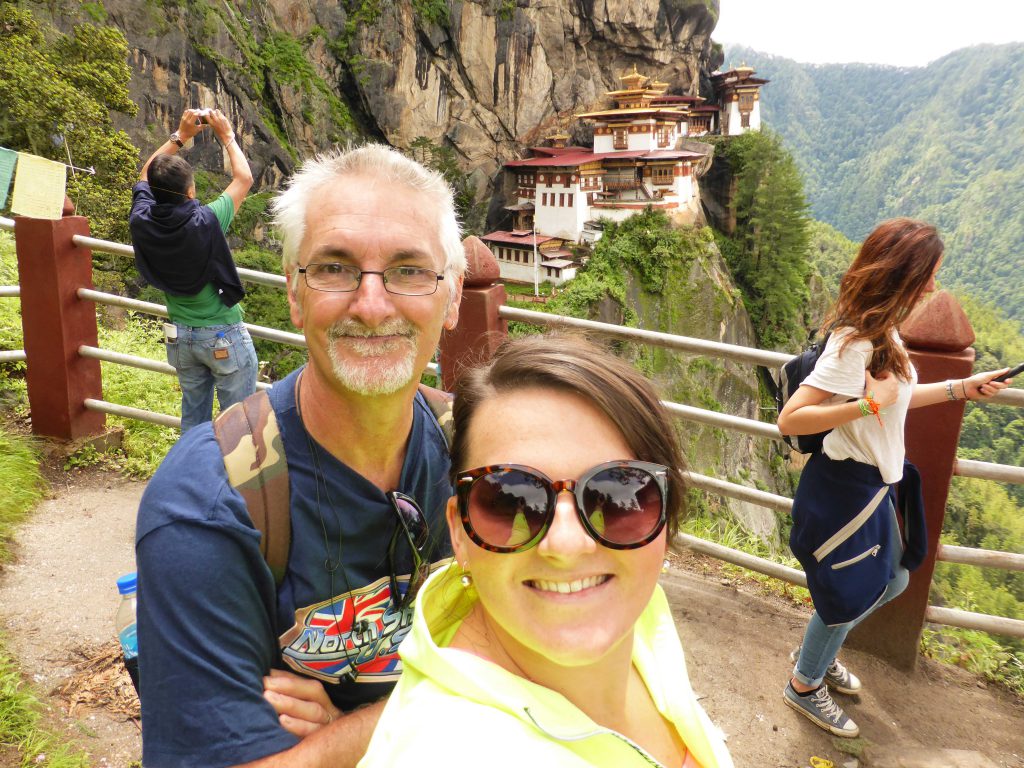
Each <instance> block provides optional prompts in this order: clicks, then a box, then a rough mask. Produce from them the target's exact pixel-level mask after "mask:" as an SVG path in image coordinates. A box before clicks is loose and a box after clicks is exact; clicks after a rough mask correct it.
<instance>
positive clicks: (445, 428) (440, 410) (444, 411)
mask: <svg viewBox="0 0 1024 768" xmlns="http://www.w3.org/2000/svg"><path fill="white" fill-rule="evenodd" d="M419 389H420V394H421V395H423V399H424V400H426V401H427V405H428V406H430V410H431V412H432V413H433V414H434V418H435V419H437V423H438V424H440V425H441V432H443V433H444V439H445V442H446V443H447V444H448V449H449V450H451V447H452V438H453V437H454V435H455V431H454V428H455V423H454V422H453V421H452V403H453V402H454V401H455V398H454V397H452V395H451V394H450V393H448V392H443V391H442V390H440V389H434V388H433V387H428V386H427V385H426V384H420V386H419Z"/></svg>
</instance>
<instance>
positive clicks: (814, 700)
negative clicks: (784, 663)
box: [782, 683, 860, 739]
mask: <svg viewBox="0 0 1024 768" xmlns="http://www.w3.org/2000/svg"><path fill="white" fill-rule="evenodd" d="M782 698H783V699H784V700H785V702H786V704H788V705H789V706H790V707H792V708H793V709H795V710H796V711H797V712H799V713H800V714H801V715H803V716H804V717H806V718H807V719H808V720H810V721H811V722H812V723H814V724H815V725H816V726H818V727H819V728H824V729H825V730H826V731H828V732H829V733H832V734H835V735H836V736H843V737H845V738H848V739H852V738H854V737H855V736H857V735H858V734H859V733H860V728H858V727H857V724H856V723H855V722H853V720H851V719H850V718H849V717H847V715H846V713H845V712H843V708H842V707H840V706H839V705H838V704H836V703H835V701H833V700H832V697H831V696H829V694H828V686H827V685H825V684H824V683H822V684H821V686H819V687H818V690H816V691H815V692H814V693H812V694H811V695H810V696H801V695H800V694H798V693H797V692H796V691H795V690H793V686H792V684H787V685H786V690H785V691H783V693H782Z"/></svg>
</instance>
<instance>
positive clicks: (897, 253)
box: [822, 218, 943, 380]
mask: <svg viewBox="0 0 1024 768" xmlns="http://www.w3.org/2000/svg"><path fill="white" fill-rule="evenodd" d="M942 251H943V245H942V240H941V239H940V238H939V233H938V230H936V229H935V227H933V226H932V225H931V224H927V223H925V222H923V221H915V220H914V219H903V218H901V219H890V220H889V221H883V222H882V223H881V224H879V225H878V226H877V227H875V229H874V231H873V232H872V233H871V234H870V235H868V236H867V238H866V239H865V240H864V243H863V244H862V245H861V247H860V251H858V253H857V258H855V259H854V260H853V264H851V265H850V268H849V269H848V270H847V271H846V274H845V275H843V279H842V281H841V282H840V283H839V299H838V300H837V301H836V305H835V307H833V309H832V311H831V312H830V313H829V315H828V317H826V318H825V322H824V323H823V325H822V329H823V330H824V329H825V328H828V327H843V326H848V327H850V328H853V329H854V332H853V333H852V334H851V335H850V336H849V337H847V339H846V342H847V343H848V342H850V341H853V340H855V339H865V340H867V341H870V342H871V346H872V349H873V354H872V356H871V366H870V368H869V370H870V371H871V374H872V375H873V376H877V375H878V374H879V373H881V372H882V371H892V372H893V373H895V374H896V375H897V376H899V377H900V378H901V379H904V380H906V379H909V378H910V359H909V358H908V357H907V353H906V351H905V350H904V349H903V348H902V347H900V345H899V344H897V343H896V342H895V341H894V340H893V338H892V331H893V329H895V328H897V327H899V325H900V323H902V322H903V321H904V320H905V319H906V317H907V315H908V314H910V311H911V310H912V309H913V308H914V306H915V305H916V304H917V302H918V301H919V300H920V298H921V296H922V295H923V294H924V290H925V288H926V287H927V285H928V282H929V280H930V279H931V276H932V273H933V272H934V271H935V266H936V265H937V264H938V263H939V259H941V258H942Z"/></svg>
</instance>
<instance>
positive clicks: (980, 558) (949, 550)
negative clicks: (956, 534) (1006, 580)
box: [935, 542, 1024, 571]
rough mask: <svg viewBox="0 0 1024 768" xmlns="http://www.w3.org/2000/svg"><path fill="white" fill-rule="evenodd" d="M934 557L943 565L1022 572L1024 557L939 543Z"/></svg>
mask: <svg viewBox="0 0 1024 768" xmlns="http://www.w3.org/2000/svg"><path fill="white" fill-rule="evenodd" d="M935 557H936V559H937V560H941V561H942V562H944V563H961V564H963V565H977V566H978V567H980V568H1000V569H1002V570H1004V571H1024V555H1019V554H1017V553H1016V552H1000V551H998V550H994V549H975V548H974V547H960V546H957V545H955V544H943V543H941V542H940V543H939V550H938V552H937V554H936V555H935Z"/></svg>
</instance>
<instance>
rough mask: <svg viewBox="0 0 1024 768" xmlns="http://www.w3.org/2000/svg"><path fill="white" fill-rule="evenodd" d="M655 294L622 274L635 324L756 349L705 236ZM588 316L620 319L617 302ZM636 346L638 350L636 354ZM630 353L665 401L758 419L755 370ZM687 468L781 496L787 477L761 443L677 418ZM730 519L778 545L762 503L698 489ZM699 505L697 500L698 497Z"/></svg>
mask: <svg viewBox="0 0 1024 768" xmlns="http://www.w3.org/2000/svg"><path fill="white" fill-rule="evenodd" d="M665 281H666V286H667V287H666V290H665V291H664V293H663V294H661V295H658V294H652V293H648V292H647V291H645V290H643V288H642V287H641V285H640V280H639V279H638V278H637V276H636V275H635V274H632V273H630V272H627V274H626V285H627V294H628V306H630V307H632V308H633V309H634V310H635V311H636V313H637V316H638V322H637V326H638V327H640V328H651V329H657V330H659V331H663V332H665V333H672V334H678V335H680V336H690V337H694V338H698V339H707V340H709V341H719V342H722V343H725V344H737V345H739V346H744V347H756V346H757V338H756V335H755V333H754V328H753V326H752V325H751V322H750V316H749V315H748V314H747V311H746V309H745V308H744V306H743V301H742V300H741V298H740V293H739V290H738V289H737V287H736V285H735V283H734V282H733V279H732V276H731V275H730V274H729V269H728V267H727V266H726V264H725V261H724V260H723V258H722V256H721V253H720V252H719V250H718V247H717V246H716V245H715V244H714V242H713V241H711V238H710V236H709V237H707V238H706V240H705V243H704V245H703V246H702V247H701V248H700V249H699V250H698V252H697V254H696V258H693V259H692V260H689V261H683V260H680V261H677V262H674V263H673V264H672V265H671V266H670V267H669V270H668V274H667V275H666V278H665ZM593 315H594V318H595V319H600V320H602V321H604V322H610V323H618V324H621V323H622V322H623V314H622V307H621V306H619V305H618V304H616V303H615V302H613V301H610V300H605V301H603V302H601V303H600V304H599V306H597V307H595V308H594V312H593ZM639 350H642V351H639ZM633 354H634V355H636V356H638V357H639V361H638V362H639V364H640V366H641V367H642V368H644V369H646V370H647V371H648V372H649V373H650V376H651V379H652V380H653V381H654V382H655V384H656V385H657V386H658V388H659V391H660V392H661V394H662V396H663V397H665V398H666V399H667V400H670V401H673V402H677V403H683V404H685V405H691V406H694V407H698V408H704V409H708V410H714V411H720V412H722V413H728V414H731V415H733V416H741V417H743V418H747V419H754V420H757V419H759V413H758V409H759V406H760V397H759V393H758V384H757V371H756V370H755V369H754V368H753V367H752V366H749V365H742V364H739V363H734V362H732V361H727V360H716V359H713V358H708V357H698V356H696V355H687V354H683V353H679V352H674V351H669V350H665V349H662V348H659V347H648V346H644V347H638V348H637V349H636V350H634V351H633ZM677 424H678V428H679V433H680V436H681V438H682V444H683V448H684V450H685V452H686V457H687V461H688V462H689V465H690V468H691V469H692V470H693V471H695V472H698V473H700V474H704V475H710V476H712V477H717V478H720V479H724V480H731V481H732V482H737V483H741V484H743V485H748V486H754V487H758V488H761V489H767V490H771V491H772V492H775V493H788V492H789V488H788V487H787V486H788V481H787V480H786V478H784V477H783V476H782V475H781V473H779V472H778V471H777V469H776V470H774V471H773V468H772V458H771V454H772V449H771V446H770V444H769V442H768V441H766V440H764V439H762V438H756V437H753V436H751V435H746V434H743V433H740V432H733V431H727V430H723V429H719V428H717V427H710V426H705V425H701V424H697V423H695V422H691V421H684V420H680V421H678V422H677ZM697 498H698V499H706V500H707V501H708V503H709V504H711V505H712V506H717V505H720V507H718V508H719V509H721V510H723V511H727V512H728V514H729V515H730V516H731V517H732V518H733V519H734V520H736V521H737V522H738V523H739V524H740V525H741V526H743V528H745V529H746V530H747V531H749V532H751V533H753V534H755V535H756V536H758V537H760V538H761V539H762V540H764V541H765V542H767V543H769V544H770V545H772V546H779V545H780V544H781V541H780V540H779V533H778V519H777V517H776V514H775V512H773V511H772V510H770V509H766V508H765V507H759V506H757V505H755V504H750V503H748V502H744V501H739V500H737V499H724V498H721V499H720V498H716V497H711V496H704V494H700V495H699V496H698V497H697ZM698 503H700V502H698Z"/></svg>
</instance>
